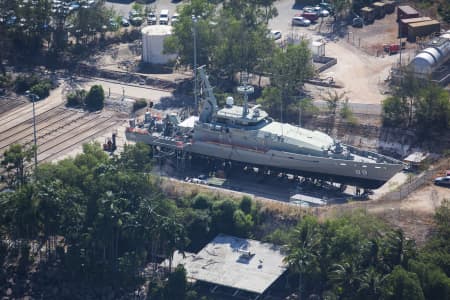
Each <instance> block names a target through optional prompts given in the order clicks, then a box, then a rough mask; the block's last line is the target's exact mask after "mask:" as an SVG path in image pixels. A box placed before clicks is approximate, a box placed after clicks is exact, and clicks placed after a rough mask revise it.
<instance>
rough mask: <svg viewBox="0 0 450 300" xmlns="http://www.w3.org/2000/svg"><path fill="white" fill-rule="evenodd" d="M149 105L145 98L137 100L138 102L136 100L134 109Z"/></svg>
mask: <svg viewBox="0 0 450 300" xmlns="http://www.w3.org/2000/svg"><path fill="white" fill-rule="evenodd" d="M146 106H147V101H146V100H145V99H142V98H141V99H138V100H136V102H134V104H133V111H137V110H139V109H141V108H144V107H146Z"/></svg>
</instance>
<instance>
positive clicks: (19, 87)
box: [14, 75, 39, 93]
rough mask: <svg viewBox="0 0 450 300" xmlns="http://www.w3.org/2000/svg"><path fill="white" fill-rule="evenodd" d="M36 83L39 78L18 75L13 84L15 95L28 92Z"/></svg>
mask: <svg viewBox="0 0 450 300" xmlns="http://www.w3.org/2000/svg"><path fill="white" fill-rule="evenodd" d="M38 83H39V77H37V76H36V75H30V76H26V75H20V76H18V77H17V78H16V80H15V82H14V89H15V91H16V92H17V93H25V91H28V90H29V89H30V88H31V87H32V86H34V85H36V84H38Z"/></svg>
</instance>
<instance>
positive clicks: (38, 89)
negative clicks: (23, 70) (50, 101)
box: [30, 81, 51, 99]
mask: <svg viewBox="0 0 450 300" xmlns="http://www.w3.org/2000/svg"><path fill="white" fill-rule="evenodd" d="M50 88H51V85H50V83H49V82H47V81H41V82H39V83H38V84H35V85H33V86H32V87H31V88H30V92H31V93H33V94H36V95H38V96H39V99H44V98H47V97H48V95H50Z"/></svg>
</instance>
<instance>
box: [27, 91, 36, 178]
mask: <svg viewBox="0 0 450 300" xmlns="http://www.w3.org/2000/svg"><path fill="white" fill-rule="evenodd" d="M25 94H26V95H27V96H28V97H29V98H30V99H31V102H32V103H33V137H34V169H35V170H36V168H37V136H36V109H35V104H34V103H35V102H36V101H37V100H39V96H38V95H36V94H33V93H30V91H26V92H25Z"/></svg>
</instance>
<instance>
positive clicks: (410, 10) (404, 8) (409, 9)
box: [398, 5, 418, 15]
mask: <svg viewBox="0 0 450 300" xmlns="http://www.w3.org/2000/svg"><path fill="white" fill-rule="evenodd" d="M398 9H399V10H401V11H402V12H404V13H405V14H408V15H412V14H417V13H418V12H417V10H415V9H414V8H412V7H411V6H409V5H401V6H399V7H398Z"/></svg>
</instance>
